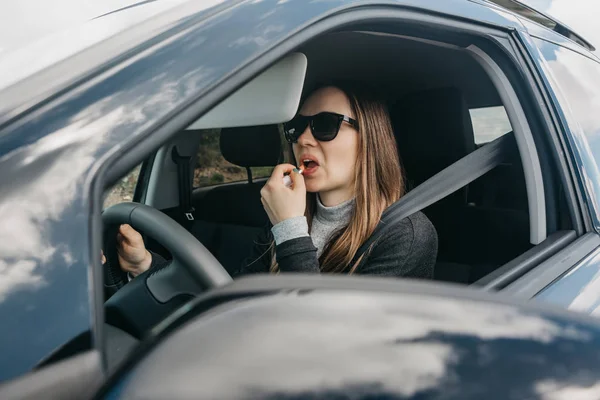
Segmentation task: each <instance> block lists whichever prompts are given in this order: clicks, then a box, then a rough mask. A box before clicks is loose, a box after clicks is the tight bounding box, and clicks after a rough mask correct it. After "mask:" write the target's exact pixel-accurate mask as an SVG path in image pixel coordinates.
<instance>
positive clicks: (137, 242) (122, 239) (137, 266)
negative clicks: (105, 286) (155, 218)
mask: <svg viewBox="0 0 600 400" xmlns="http://www.w3.org/2000/svg"><path fill="white" fill-rule="evenodd" d="M117 254H118V257H119V265H120V266H121V269H122V270H123V271H125V272H128V273H130V274H131V276H133V277H136V276H138V275H139V274H141V273H143V272H145V271H147V270H148V269H149V268H150V265H151V264H152V254H150V252H149V251H148V250H146V246H145V245H144V239H143V238H142V235H141V234H140V233H139V232H138V231H136V230H135V229H133V228H132V227H131V226H130V225H128V224H123V225H121V226H120V227H119V232H118V233H117Z"/></svg>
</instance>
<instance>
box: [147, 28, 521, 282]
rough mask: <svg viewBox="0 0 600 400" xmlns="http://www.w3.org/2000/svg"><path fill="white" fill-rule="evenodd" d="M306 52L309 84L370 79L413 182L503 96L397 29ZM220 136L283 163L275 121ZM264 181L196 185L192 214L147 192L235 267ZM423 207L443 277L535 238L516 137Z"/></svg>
mask: <svg viewBox="0 0 600 400" xmlns="http://www.w3.org/2000/svg"><path fill="white" fill-rule="evenodd" d="M299 52H301V53H303V54H305V55H306V57H307V60H308V67H307V72H306V78H305V84H304V88H303V90H304V93H306V92H309V91H310V90H311V87H313V86H314V85H315V84H316V83H317V82H322V81H325V80H327V79H329V78H331V77H336V78H339V79H342V80H347V81H354V82H356V81H359V82H364V84H366V85H369V87H371V88H373V90H376V91H377V92H378V94H379V95H380V96H382V97H383V98H385V99H386V101H387V103H388V106H389V112H390V116H391V118H392V123H393V127H394V131H395V134H396V138H397V142H398V150H399V155H400V159H401V162H402V166H403V169H404V172H405V175H406V178H407V181H408V185H409V187H408V189H411V188H414V187H416V186H418V185H419V184H421V183H423V182H425V181H426V180H427V179H429V178H431V177H432V176H433V175H435V174H436V173H438V172H440V171H441V170H443V169H444V168H446V167H448V166H450V165H451V164H452V163H454V162H455V161H457V160H459V159H461V158H463V157H464V156H466V155H468V154H470V153H471V152H473V151H474V150H475V149H476V148H477V147H479V146H481V144H479V145H476V144H475V136H474V130H473V122H472V120H471V115H470V110H472V109H480V108H488V107H495V106H502V101H501V99H500V97H499V95H498V92H497V90H496V88H495V87H494V84H493V82H492V81H491V80H490V78H489V76H488V75H487V73H486V72H485V71H484V70H483V68H482V67H481V66H480V65H479V64H478V63H477V61H476V60H475V59H474V58H473V57H471V56H470V55H469V54H466V53H464V52H462V51H458V50H455V49H451V48H445V47H440V46H437V45H434V44H429V43H426V42H423V41H420V40H414V39H412V38H404V37H399V36H395V35H384V34H373V33H369V32H342V33H335V34H329V35H327V36H324V37H320V38H319V39H317V40H315V41H313V42H311V43H308V44H307V45H305V46H304V47H303V48H301V49H299ZM205 132H206V131H205V130H202V129H196V128H195V127H194V126H193V125H192V127H191V129H188V130H186V131H185V132H183V133H182V136H185V135H187V136H192V135H196V139H198V138H201V137H202V135H203V133H205ZM504 133H506V134H508V133H509V131H506V132H504ZM219 140H220V142H219V145H220V151H221V154H222V156H223V158H224V159H225V160H227V161H228V162H229V163H231V164H233V165H235V166H238V167H240V169H241V170H246V171H251V168H252V167H268V166H275V165H276V164H277V163H279V162H281V161H282V160H283V154H284V152H285V151H287V149H285V148H284V147H286V146H285V144H284V142H282V140H281V131H280V128H279V126H278V125H276V124H271V125H255V126H240V127H232V128H224V129H221V130H220V137H219ZM190 143H192V144H193V145H196V146H198V145H200V143H199V141H198V140H196V141H195V142H194V141H193V140H190V139H187V140H185V139H184V140H183V143H181V144H180V146H179V147H181V148H184V147H185V146H188V145H189V144H190ZM166 153H167V152H165V154H166ZM192 157H193V158H194V159H193V161H192V164H194V163H198V160H197V159H195V158H196V157H197V152H193V153H192ZM155 165H156V164H155ZM194 165H195V164H194ZM155 168H156V167H155ZM147 173H149V171H148V170H147ZM153 173H156V171H154V172H153ZM173 178H175V180H176V179H177V178H176V176H175V177H174V176H173V175H169V176H166V175H165V177H164V178H163V179H164V180H165V181H166V180H169V179H170V180H171V181H173ZM264 181H265V178H264V177H263V178H258V179H253V178H252V177H249V179H245V180H243V181H240V182H232V183H223V184H217V185H209V186H206V187H202V188H194V189H193V196H192V206H193V208H194V210H195V215H194V222H193V223H189V221H185V218H180V216H181V210H180V207H179V206H178V204H177V201H178V199H177V198H175V197H174V196H171V197H170V198H169V199H166V198H165V199H161V198H158V197H157V196H153V198H152V199H149V198H148V197H146V199H145V200H146V203H147V204H150V205H153V206H154V207H156V208H159V209H161V210H162V211H164V212H165V213H166V214H167V215H170V216H171V217H173V218H174V219H176V220H178V221H180V222H181V223H182V224H185V225H186V226H187V227H188V230H189V231H190V232H192V233H193V234H194V236H196V237H197V238H198V240H200V241H201V242H202V243H203V244H204V245H205V246H206V247H207V248H208V249H209V250H210V251H211V252H212V253H213V254H214V255H215V257H216V258H217V259H218V260H219V261H220V262H221V263H222V264H223V266H224V267H225V268H226V269H227V270H228V271H230V272H231V271H234V270H235V269H237V268H238V267H239V265H240V264H241V263H242V262H243V260H244V258H245V257H246V256H247V255H248V254H250V250H251V248H252V245H253V240H254V239H255V238H256V235H257V234H258V233H259V232H260V231H261V230H263V229H264V227H265V226H266V225H267V223H268V218H267V215H266V213H265V212H264V210H263V207H262V204H261V202H260V194H259V192H260V189H261V187H262V185H263V184H264ZM176 190H177V188H176V187H175V191H176ZM160 192H161V193H165V191H160ZM173 192H174V190H171V193H173ZM169 203H171V204H169ZM424 212H425V214H426V215H427V216H428V217H429V218H430V220H431V221H432V222H433V224H434V226H435V228H436V230H437V232H438V236H439V253H438V263H437V265H436V269H435V279H438V280H443V281H451V282H458V283H464V284H469V283H473V282H475V281H476V280H477V279H479V278H481V277H483V276H484V275H486V274H488V273H489V272H491V271H493V270H494V269H495V268H497V267H499V266H501V265H503V264H505V263H506V262H508V261H510V260H511V259H513V258H515V257H516V256H518V255H519V254H521V253H523V252H525V251H526V250H528V249H529V248H531V247H532V245H531V243H530V240H529V239H530V235H529V212H528V201H527V191H526V185H525V178H524V173H523V167H522V164H521V160H520V158H519V150H518V147H517V143H516V141H513V142H512V145H511V155H510V157H508V158H507V161H506V162H504V163H503V164H502V165H500V166H499V167H497V168H495V169H494V170H492V171H490V173H488V174H486V175H484V176H483V177H481V178H479V179H477V180H475V181H474V182H472V183H470V184H469V185H468V186H466V187H463V188H462V189H460V190H459V191H457V192H456V193H454V194H452V195H450V196H448V197H446V198H445V199H442V200H441V201H439V202H437V203H436V204H434V205H432V206H430V207H428V208H427V209H425V210H424ZM148 240H150V243H151V244H150V247H151V248H153V250H154V251H157V252H159V253H160V254H162V255H163V256H165V257H169V254H168V252H166V249H164V248H160V245H158V243H156V242H154V241H152V239H151V238H149V239H148Z"/></svg>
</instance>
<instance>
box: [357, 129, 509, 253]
mask: <svg viewBox="0 0 600 400" xmlns="http://www.w3.org/2000/svg"><path fill="white" fill-rule="evenodd" d="M512 141H514V136H513V133H512V132H510V133H507V134H506V135H503V136H501V137H499V138H498V139H496V140H494V141H492V142H490V143H488V144H486V145H484V146H482V147H480V148H479V149H477V150H475V151H474V152H472V153H470V154H469V155H467V156H465V157H463V158H461V159H460V160H458V161H456V162H455V163H453V164H452V165H450V166H448V167H446V168H445V169H443V170H442V171H440V172H438V173H437V174H435V175H434V176H432V177H431V178H429V179H427V180H426V181H425V182H423V183H422V184H420V185H419V186H417V187H416V188H414V189H413V190H411V191H410V192H408V193H407V194H406V195H404V196H402V198H400V199H399V200H398V201H396V202H395V203H394V204H392V205H391V206H389V207H388V208H387V209H386V210H385V211H384V212H383V214H382V215H381V220H380V221H379V224H377V227H376V228H375V230H374V231H373V234H371V236H370V237H369V238H368V239H367V240H366V241H365V242H364V243H363V244H362V245H361V246H360V247H359V249H358V250H357V252H356V257H355V258H356V259H358V257H360V256H362V255H363V254H367V256H368V253H367V252H368V251H369V249H370V248H371V246H373V245H374V244H375V243H377V241H378V240H380V239H382V238H383V237H384V236H385V234H386V233H388V232H389V231H390V229H392V228H393V227H394V226H395V225H396V224H397V223H399V222H400V221H402V220H403V219H404V218H406V217H409V216H411V215H412V214H414V213H416V212H418V211H421V210H423V209H425V208H427V207H428V206H430V205H432V204H434V203H436V202H438V201H440V200H441V199H443V198H445V197H446V196H449V195H450V194H452V193H454V192H456V191H457V190H459V189H461V188H462V187H464V186H466V185H468V184H469V183H471V182H473V181H474V180H475V179H477V178H479V177H481V176H483V175H484V174H486V173H487V172H489V171H491V170H492V169H494V168H495V167H497V166H498V165H499V164H500V163H502V162H503V161H505V159H506V157H507V154H508V150H509V149H510V147H509V146H510V145H511V142H512Z"/></svg>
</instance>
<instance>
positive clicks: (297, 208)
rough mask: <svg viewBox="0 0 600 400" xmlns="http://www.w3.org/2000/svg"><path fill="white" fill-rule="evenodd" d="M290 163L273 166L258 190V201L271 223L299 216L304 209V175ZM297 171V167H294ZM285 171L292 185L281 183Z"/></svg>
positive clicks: (302, 213) (274, 223)
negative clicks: (269, 174)
mask: <svg viewBox="0 0 600 400" xmlns="http://www.w3.org/2000/svg"><path fill="white" fill-rule="evenodd" d="M294 169H296V167H295V166H293V165H292V164H280V165H278V166H276V167H275V169H274V170H273V173H272V174H271V177H270V178H269V180H268V181H267V183H266V184H265V186H264V187H263V188H262V189H261V191H260V196H261V198H260V201H261V202H262V204H263V207H264V208H265V211H266V212H267V215H268V216H269V219H270V220H271V223H272V224H273V225H276V224H278V223H279V222H281V221H284V220H286V219H289V218H294V217H301V216H303V215H304V210H305V209H306V186H305V185H304V177H303V176H302V174H301V173H299V172H294ZM296 171H297V169H296ZM286 173H289V174H290V178H291V179H292V186H291V187H287V186H285V184H284V183H283V177H284V176H285V174H286Z"/></svg>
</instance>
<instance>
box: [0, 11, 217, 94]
mask: <svg viewBox="0 0 600 400" xmlns="http://www.w3.org/2000/svg"><path fill="white" fill-rule="evenodd" d="M185 1H187V0H145V1H140V0H110V1H101V2H85V1H81V2H79V1H75V2H69V1H68V0H63V1H58V2H56V1H54V2H49V3H47V4H46V3H45V2H44V3H41V4H40V3H39V2H38V3H36V7H35V8H34V7H27V2H15V3H14V4H15V5H13V6H12V7H13V9H12V12H11V9H8V10H4V12H0V59H1V60H2V62H0V90H1V89H2V88H3V87H7V86H9V85H10V84H12V83H15V82H17V81H19V80H20V79H23V78H24V77H26V76H29V75H31V74H34V73H35V72H38V71H40V70H42V69H43V68H45V67H48V66H51V65H53V64H55V63H56V62H58V61H60V60H63V59H65V58H68V57H69V56H71V55H73V54H76V53H77V52H79V51H81V50H84V49H86V48H88V47H90V46H92V45H94V44H96V43H99V42H101V41H102V40H105V39H107V38H109V37H111V36H113V35H116V34H118V33H119V32H122V31H124V30H126V29H127V28H130V27H132V26H134V25H136V24H138V23H140V22H142V21H144V20H147V19H149V18H151V17H153V16H155V15H158V14H160V13H162V12H164V11H166V10H168V9H170V8H173V7H175V6H177V5H178V4H181V3H183V2H185ZM21 3H23V5H22V6H21V7H19V6H18V5H19V4H21ZM208 3H211V2H208ZM2 8H6V7H5V5H3V7H2ZM49 11H52V12H50V16H48V15H47V14H48V12H49ZM23 20H26V21H27V24H26V25H25V26H26V28H27V29H23Z"/></svg>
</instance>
